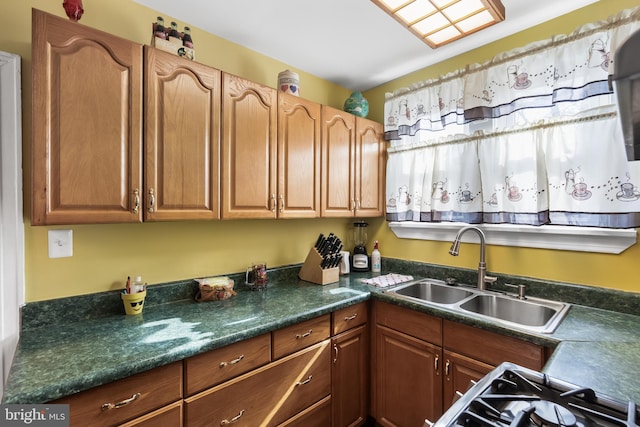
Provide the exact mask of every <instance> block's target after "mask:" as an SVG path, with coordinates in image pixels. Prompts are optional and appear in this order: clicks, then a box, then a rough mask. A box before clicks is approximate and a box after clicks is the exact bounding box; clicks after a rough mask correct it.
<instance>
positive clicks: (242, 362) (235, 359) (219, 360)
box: [184, 334, 271, 396]
mask: <svg viewBox="0 0 640 427" xmlns="http://www.w3.org/2000/svg"><path fill="white" fill-rule="evenodd" d="M270 361H271V335H270V334H264V335H260V336H257V337H255V338H250V339H248V340H245V341H241V342H238V343H235V344H231V345H228V346H226V347H222V348H219V349H216V350H212V351H209V352H207V353H203V354H199V355H197V356H194V357H190V358H188V359H187V360H185V362H184V372H185V374H184V375H185V394H186V395H187V396H190V395H192V394H194V393H197V392H199V391H202V390H204V389H205V388H207V387H211V386H214V385H217V384H220V383H222V382H224V381H226V380H228V379H230V378H233V377H236V376H238V375H240V374H244V373H245V372H249V371H250V370H252V369H254V368H257V367H259V366H262V365H265V364H267V363H269V362H270Z"/></svg>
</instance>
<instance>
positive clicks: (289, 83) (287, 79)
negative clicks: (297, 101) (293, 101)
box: [278, 70, 300, 96]
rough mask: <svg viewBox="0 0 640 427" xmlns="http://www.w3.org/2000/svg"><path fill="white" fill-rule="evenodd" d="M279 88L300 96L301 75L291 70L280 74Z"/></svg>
mask: <svg viewBox="0 0 640 427" xmlns="http://www.w3.org/2000/svg"><path fill="white" fill-rule="evenodd" d="M278 88H280V90H281V91H282V92H284V93H290V94H291V95H295V96H300V77H298V74H297V73H294V72H293V71H290V70H285V71H282V72H281V73H280V74H278Z"/></svg>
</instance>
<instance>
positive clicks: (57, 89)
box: [31, 9, 142, 225]
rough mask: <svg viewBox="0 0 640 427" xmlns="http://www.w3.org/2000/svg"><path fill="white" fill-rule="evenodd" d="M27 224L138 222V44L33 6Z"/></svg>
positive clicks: (139, 112) (139, 217)
mask: <svg viewBox="0 0 640 427" xmlns="http://www.w3.org/2000/svg"><path fill="white" fill-rule="evenodd" d="M32 40H33V41H32V49H33V52H32V60H33V69H32V70H33V74H32V77H33V99H32V101H33V102H32V108H33V111H32V117H33V123H32V125H33V145H32V150H33V151H32V170H33V183H32V184H33V194H32V197H33V199H32V211H31V224H32V225H45V224H93V223H115V222H139V221H141V220H142V214H141V209H140V207H139V203H138V202H139V200H140V193H141V191H142V189H141V186H140V184H141V150H142V131H141V126H142V125H141V114H142V46H141V45H139V44H135V43H132V42H130V41H128V40H124V39H121V38H118V37H115V36H112V35H110V34H107V33H104V32H101V31H98V30H95V29H92V28H89V27H86V26H84V25H82V24H78V23H75V22H71V21H69V20H67V19H62V18H59V17H56V16H53V15H49V14H47V13H44V12H41V11H38V10H35V9H34V10H33V23H32Z"/></svg>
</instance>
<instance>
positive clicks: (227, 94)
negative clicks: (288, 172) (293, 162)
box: [222, 73, 277, 219]
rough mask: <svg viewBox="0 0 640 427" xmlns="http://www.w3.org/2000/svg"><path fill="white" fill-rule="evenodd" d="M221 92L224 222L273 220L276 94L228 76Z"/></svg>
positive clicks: (274, 207) (224, 74) (238, 78)
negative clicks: (235, 219) (241, 219)
mask: <svg viewBox="0 0 640 427" xmlns="http://www.w3.org/2000/svg"><path fill="white" fill-rule="evenodd" d="M222 90H223V95H222V98H223V101H222V123H223V124H222V126H223V140H222V218H223V219H229V218H275V217H276V143H277V141H276V130H277V129H276V126H277V123H276V113H277V94H276V91H275V89H272V88H270V87H267V86H263V85H260V84H258V83H254V82H251V81H249V80H245V79H242V78H240V77H237V76H234V75H231V74H226V73H223V83H222Z"/></svg>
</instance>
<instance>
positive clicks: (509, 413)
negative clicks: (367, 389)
mask: <svg viewBox="0 0 640 427" xmlns="http://www.w3.org/2000/svg"><path fill="white" fill-rule="evenodd" d="M638 415H639V413H638V407H637V406H636V404H635V403H634V402H623V401H620V400H617V399H613V398H611V397H608V396H604V395H602V394H598V393H597V392H596V391H594V390H593V389H590V388H584V387H580V386H577V385H575V384H571V383H568V382H565V381H562V380H559V379H556V378H552V377H550V376H548V375H546V374H543V373H540V372H536V371H533V370H530V369H527V368H524V367H521V366H518V365H515V364H512V363H503V364H501V365H500V366H498V367H497V368H495V369H494V370H493V371H491V372H490V373H489V374H487V375H486V376H485V377H484V378H482V379H481V380H480V381H479V382H478V383H477V384H475V385H474V386H472V387H471V388H470V389H469V390H468V391H467V392H466V393H465V394H464V395H463V396H462V397H461V398H460V399H458V401H456V402H455V403H454V404H453V405H452V406H451V408H449V410H448V411H447V412H446V413H445V414H444V415H443V416H442V417H441V418H440V419H439V420H438V421H437V422H436V423H435V424H433V426H434V427H456V426H460V427H574V426H575V427H614V426H626V427H638V424H637V422H638V421H637V420H638V419H639V418H638ZM425 425H431V423H429V422H428V421H426V423H425Z"/></svg>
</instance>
